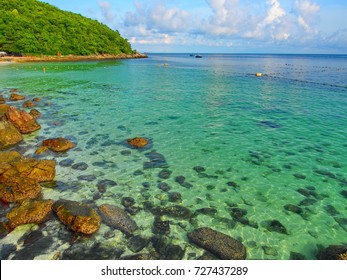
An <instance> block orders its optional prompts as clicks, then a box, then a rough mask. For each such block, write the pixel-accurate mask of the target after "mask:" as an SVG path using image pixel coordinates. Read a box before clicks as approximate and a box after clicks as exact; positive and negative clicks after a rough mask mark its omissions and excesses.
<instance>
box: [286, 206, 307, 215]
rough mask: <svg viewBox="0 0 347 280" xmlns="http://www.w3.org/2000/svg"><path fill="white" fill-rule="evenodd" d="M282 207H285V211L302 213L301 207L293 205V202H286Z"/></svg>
mask: <svg viewBox="0 0 347 280" xmlns="http://www.w3.org/2000/svg"><path fill="white" fill-rule="evenodd" d="M284 209H286V210H287V211H290V212H293V213H296V214H299V215H300V214H302V212H303V211H302V209H301V208H300V207H299V206H296V205H293V204H286V205H284Z"/></svg>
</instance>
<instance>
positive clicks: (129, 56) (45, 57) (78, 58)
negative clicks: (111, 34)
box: [0, 53, 147, 63]
mask: <svg viewBox="0 0 347 280" xmlns="http://www.w3.org/2000/svg"><path fill="white" fill-rule="evenodd" d="M138 58H147V55H145V54H141V53H135V54H119V55H110V54H104V55H88V56H85V55H84V56H83V55H66V56H63V55H60V56H53V55H52V56H51V55H41V56H23V57H14V56H4V57H0V63H14V62H18V63H25V62H64V61H66V62H69V61H70V62H71V61H97V60H118V59H138Z"/></svg>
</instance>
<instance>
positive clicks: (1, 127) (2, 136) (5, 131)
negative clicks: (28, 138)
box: [0, 121, 23, 150]
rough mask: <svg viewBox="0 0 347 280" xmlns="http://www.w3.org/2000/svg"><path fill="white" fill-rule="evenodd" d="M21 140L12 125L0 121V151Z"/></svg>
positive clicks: (20, 136) (20, 135)
mask: <svg viewBox="0 0 347 280" xmlns="http://www.w3.org/2000/svg"><path fill="white" fill-rule="evenodd" d="M22 140H23V136H22V134H20V132H19V131H18V130H17V128H16V127H15V126H14V125H13V124H12V123H10V122H8V121H0V150H5V149H8V148H10V147H12V146H14V145H16V144H18V143H19V142H21V141H22Z"/></svg>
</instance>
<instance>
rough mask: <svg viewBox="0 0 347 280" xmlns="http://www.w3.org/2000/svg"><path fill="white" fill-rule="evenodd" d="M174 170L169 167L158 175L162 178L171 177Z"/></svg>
mask: <svg viewBox="0 0 347 280" xmlns="http://www.w3.org/2000/svg"><path fill="white" fill-rule="evenodd" d="M171 173H172V171H171V170H168V169H163V170H161V171H160V172H159V174H158V177H159V178H161V179H169V178H170V175H171Z"/></svg>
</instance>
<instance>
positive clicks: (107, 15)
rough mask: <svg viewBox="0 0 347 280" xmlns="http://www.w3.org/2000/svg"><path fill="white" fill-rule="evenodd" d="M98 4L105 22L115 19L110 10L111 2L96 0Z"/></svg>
mask: <svg viewBox="0 0 347 280" xmlns="http://www.w3.org/2000/svg"><path fill="white" fill-rule="evenodd" d="M98 5H99V8H100V10H101V14H102V16H103V18H104V21H105V22H106V23H109V24H110V23H112V22H113V20H114V19H115V16H114V15H113V14H112V12H111V4H110V3H109V2H108V1H101V0H98Z"/></svg>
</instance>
